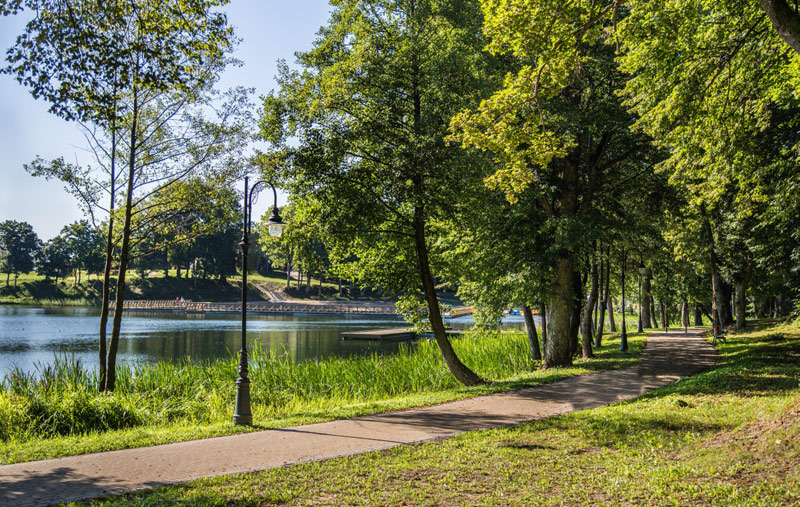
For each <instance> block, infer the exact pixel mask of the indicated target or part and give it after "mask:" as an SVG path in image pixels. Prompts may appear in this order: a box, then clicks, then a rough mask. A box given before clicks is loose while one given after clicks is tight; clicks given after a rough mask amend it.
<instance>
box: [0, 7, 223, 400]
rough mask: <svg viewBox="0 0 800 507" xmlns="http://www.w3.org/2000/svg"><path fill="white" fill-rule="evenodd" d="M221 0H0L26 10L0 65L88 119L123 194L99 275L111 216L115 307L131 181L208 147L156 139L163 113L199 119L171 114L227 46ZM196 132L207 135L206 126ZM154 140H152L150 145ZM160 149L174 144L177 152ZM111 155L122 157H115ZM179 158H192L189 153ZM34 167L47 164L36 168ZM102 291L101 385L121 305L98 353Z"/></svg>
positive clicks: (209, 74) (110, 370) (56, 105)
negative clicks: (19, 32) (116, 250)
mask: <svg viewBox="0 0 800 507" xmlns="http://www.w3.org/2000/svg"><path fill="white" fill-rule="evenodd" d="M225 3H227V2H226V1H225V0H200V1H196V2H191V3H186V2H182V1H178V0H168V1H155V0H137V1H135V2H128V1H112V2H102V3H99V2H94V1H90V0H83V1H77V2H69V3H67V2H63V1H62V0H17V1H3V3H2V9H0V11H2V13H3V14H10V13H17V12H18V11H20V10H21V9H22V8H23V7H25V8H28V9H29V10H31V11H32V12H35V16H34V17H33V19H32V20H30V21H29V22H28V24H27V25H26V27H25V31H24V32H23V34H22V35H20V36H19V37H18V38H17V40H16V43H15V44H14V46H13V47H12V48H11V49H10V50H9V52H8V53H7V60H8V62H9V65H8V66H7V67H6V68H5V69H4V71H5V72H7V73H10V74H12V75H14V76H15V77H16V78H17V79H18V80H19V81H20V83H22V84H23V85H25V86H27V87H28V88H30V90H31V93H32V94H33V95H34V96H35V97H42V98H44V99H45V100H47V101H48V102H49V103H50V105H51V109H50V110H51V112H53V113H55V114H57V115H59V116H62V117H64V118H67V119H75V120H79V121H82V122H86V123H88V124H89V125H91V126H95V127H97V129H99V135H95V132H96V130H95V129H91V128H90V129H89V133H90V136H91V139H90V143H92V144H94V145H95V146H98V147H99V149H98V150H97V151H96V153H101V154H102V156H103V158H105V159H107V160H108V164H107V167H110V180H109V193H110V203H111V205H112V206H111V207H113V206H114V205H115V204H116V201H115V199H116V195H117V191H119V190H121V191H122V195H123V196H124V197H123V201H122V203H121V204H122V206H121V213H119V214H118V213H116V212H115V213H113V214H112V215H111V219H109V220H108V225H109V230H108V234H107V250H106V251H107V259H106V275H105V279H106V280H108V273H109V272H110V268H111V262H112V259H111V253H112V251H113V247H112V242H113V241H114V237H115V235H114V234H112V227H113V226H114V225H115V224H118V225H119V226H120V227H121V231H120V232H121V234H120V235H119V236H120V239H119V252H120V258H119V265H118V267H119V276H118V277H117V290H116V299H117V300H116V307H117V308H118V309H120V308H121V307H122V303H123V298H124V292H125V291H124V289H125V273H126V269H127V264H128V261H129V254H130V248H131V229H130V227H131V220H132V216H133V209H134V206H135V204H136V203H138V202H139V199H141V196H138V197H137V196H135V194H136V190H137V185H142V184H147V183H150V184H152V183H155V182H159V183H163V182H164V181H169V180H173V179H175V178H177V177H179V176H180V175H181V170H178V171H177V172H176V171H175V166H176V165H181V164H185V162H186V159H187V158H193V159H194V160H195V161H197V160H198V159H203V157H204V156H206V155H207V154H208V150H203V149H200V150H199V151H195V150H193V149H191V148H188V147H187V146H183V149H184V150H185V151H184V152H183V153H181V152H180V150H181V148H176V146H177V145H176V144H173V143H170V142H169V141H165V139H169V138H172V139H175V135H174V133H175V132H176V131H173V134H165V130H169V129H170V125H169V124H170V122H171V121H173V120H181V119H183V120H185V121H187V122H188V123H187V125H195V126H196V127H197V129H199V130H202V129H203V128H204V127H205V125H203V124H202V123H200V124H198V123H196V122H193V121H192V120H193V119H191V118H181V116H180V115H182V114H183V112H184V111H185V106H188V105H191V104H193V103H196V102H197V101H198V100H201V99H202V97H203V96H204V93H205V92H206V91H207V90H208V87H209V86H210V85H211V84H212V83H213V82H214V81H215V79H216V77H217V75H218V73H219V72H220V70H221V69H222V66H223V65H224V62H225V55H226V53H227V52H228V51H230V49H231V45H232V31H231V29H230V28H229V27H228V26H227V19H226V17H225V16H224V14H221V13H219V12H215V10H214V9H215V8H217V7H219V6H221V5H224V4H225ZM195 118H196V117H195ZM206 135H207V136H210V137H212V138H213V137H215V133H214V132H206ZM179 137H180V136H179ZM120 143H123V144H122V145H120ZM201 144H202V142H201ZM156 146H160V147H161V148H162V150H161V151H159V152H158V153H152V149H153V148H154V147H156ZM166 153H171V154H172V155H176V154H177V155H178V158H179V160H173V159H172V156H171V155H166ZM165 155H166V156H165ZM118 159H119V161H120V162H123V161H124V162H123V163H122V164H119V165H118V164H117V161H118ZM163 162H170V163H171V164H170V165H169V167H168V169H167V175H164V174H162V175H160V176H159V175H158V174H157V171H158V170H161V166H162V165H163ZM62 165H63V164H62ZM120 165H124V167H125V174H124V180H125V182H124V186H123V187H122V188H121V189H119V188H117V178H118V177H119V176H120V175H121V174H120V173H121V171H119V166H120ZM189 165H190V167H196V165H195V164H194V163H190V164H189ZM183 170H185V167H184V169H183ZM41 172H42V173H43V174H47V171H46V170H43V171H41ZM86 172H87V171H83V172H77V176H80V177H81V178H83V179H85V183H86V184H85V185H83V184H80V185H75V186H74V187H75V188H77V189H81V188H83V189H86V190H85V191H84V192H82V194H85V195H87V198H86V200H87V202H97V199H96V198H95V195H96V193H97V192H98V184H97V182H96V180H92V179H91V178H90V177H89V176H88V175H87V174H86ZM50 174H53V175H55V176H56V177H59V178H62V179H64V178H63V176H64V175H66V176H68V177H70V178H73V179H74V178H75V177H76V172H67V173H63V172H55V173H50ZM184 174H185V173H184ZM143 182H144V183H143ZM81 183H83V182H81ZM111 207H109V209H108V211H109V213H111V209H110V208H111ZM108 295H109V287H108V283H106V284H105V290H104V297H103V311H102V314H101V322H100V356H101V358H100V376H101V382H100V385H101V389H108V390H111V389H113V388H114V382H115V371H114V366H115V361H116V347H117V343H118V340H119V329H120V325H121V318H122V312H121V311H117V312H115V315H114V319H113V325H112V336H111V340H110V344H109V347H108V354H107V357H106V354H105V351H106V334H105V333H106V321H107V318H108V310H107V308H108Z"/></svg>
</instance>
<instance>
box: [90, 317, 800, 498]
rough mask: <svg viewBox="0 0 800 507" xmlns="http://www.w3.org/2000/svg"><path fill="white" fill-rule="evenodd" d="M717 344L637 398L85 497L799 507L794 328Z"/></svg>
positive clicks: (799, 372)
mask: <svg viewBox="0 0 800 507" xmlns="http://www.w3.org/2000/svg"><path fill="white" fill-rule="evenodd" d="M719 351H720V353H721V360H720V363H719V364H718V366H717V367H715V368H714V369H712V370H710V371H708V372H705V373H702V374H699V375H696V376H694V377H691V378H688V379H684V380H683V381H680V382H678V383H676V384H673V385H671V386H668V387H665V388H662V389H658V390H656V391H652V392H651V393H648V394H647V395H645V396H643V397H641V398H639V399H638V400H635V401H630V402H624V403H617V404H614V405H611V406H608V407H603V408H599V409H595V410H589V411H583V412H577V413H572V414H568V415H564V416H559V417H554V418H550V419H546V420H542V421H537V422H533V423H528V424H522V425H519V426H516V427H509V428H502V429H495V430H489V431H477V432H470V433H466V434H462V435H459V436H456V437H454V438H451V439H448V440H445V441H440V442H430V443H423V444H418V445H412V446H403V447H398V448H394V449H391V450H387V451H380V452H374V453H369V454H363V455H359V456H352V457H346V458H338V459H333V460H329V461H326V462H321V463H309V464H303V465H296V466H291V467H288V468H280V469H273V470H269V471H266V472H261V473H255V474H239V475H234V476H225V477H217V478H213V479H205V480H199V481H195V482H191V483H188V484H184V485H178V486H171V487H163V488H159V489H156V490H152V491H147V492H143V493H138V494H130V495H127V496H124V497H119V498H111V499H109V500H105V501H96V502H95V503H98V504H103V505H117V504H128V503H135V504H137V505H177V504H181V505H264V504H273V503H280V504H284V503H285V504H290V505H592V504H611V505H698V506H700V505H702V506H705V505H775V506H786V505H798V504H800V459H798V456H800V326H798V325H792V326H788V325H784V326H778V327H773V328H771V329H767V330H763V331H757V332H748V333H746V334H740V335H734V336H731V337H730V338H729V340H728V342H727V343H724V344H721V345H720V346H719Z"/></svg>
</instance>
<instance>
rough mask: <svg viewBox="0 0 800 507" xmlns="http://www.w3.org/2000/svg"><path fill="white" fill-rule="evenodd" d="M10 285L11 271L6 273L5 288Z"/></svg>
mask: <svg viewBox="0 0 800 507" xmlns="http://www.w3.org/2000/svg"><path fill="white" fill-rule="evenodd" d="M9 285H11V271H9V272H8V273H6V286H9Z"/></svg>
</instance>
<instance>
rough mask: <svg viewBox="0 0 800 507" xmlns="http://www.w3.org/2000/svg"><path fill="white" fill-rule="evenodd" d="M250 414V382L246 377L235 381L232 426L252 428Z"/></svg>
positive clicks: (251, 415) (251, 416)
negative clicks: (234, 404) (234, 407)
mask: <svg viewBox="0 0 800 507" xmlns="http://www.w3.org/2000/svg"><path fill="white" fill-rule="evenodd" d="M252 424H253V414H252V413H250V380H249V379H248V378H247V377H239V378H237V379H236V409H235V410H234V412H233V425H234V426H252Z"/></svg>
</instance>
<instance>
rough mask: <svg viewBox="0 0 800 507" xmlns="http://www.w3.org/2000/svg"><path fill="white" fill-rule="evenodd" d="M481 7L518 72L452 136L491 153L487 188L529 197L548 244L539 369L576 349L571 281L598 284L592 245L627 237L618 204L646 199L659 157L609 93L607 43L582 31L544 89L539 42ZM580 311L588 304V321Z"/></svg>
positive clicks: (579, 294)
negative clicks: (574, 51)
mask: <svg viewBox="0 0 800 507" xmlns="http://www.w3.org/2000/svg"><path fill="white" fill-rule="evenodd" d="M587 9H588V7H587ZM484 10H485V12H487V14H488V17H487V24H486V28H485V30H486V31H487V33H489V34H491V35H492V36H493V37H494V39H493V42H492V43H491V44H490V45H489V47H490V48H491V49H493V50H494V51H498V52H499V51H508V52H510V53H511V54H512V56H515V57H517V59H518V60H519V62H520V67H521V70H520V71H518V72H517V73H515V74H511V75H509V77H507V79H506V80H505V83H504V87H503V88H502V89H501V90H499V91H497V92H496V93H495V94H494V95H493V96H492V97H491V98H489V99H487V100H485V101H483V102H482V103H481V105H480V107H478V108H477V109H475V110H467V111H465V112H463V113H462V114H460V115H458V116H457V117H455V118H454V119H453V122H452V125H453V130H454V138H456V139H458V140H460V141H461V142H462V144H463V145H464V146H465V147H474V148H478V149H480V150H488V151H490V152H491V153H492V154H493V155H494V157H495V159H496V161H497V164H498V166H499V168H498V170H497V171H496V172H495V173H494V174H493V175H492V176H491V178H489V179H488V183H489V185H490V186H492V187H494V188H498V189H501V190H503V191H504V192H505V194H506V196H507V198H508V200H509V201H510V202H512V203H513V202H519V201H520V199H521V197H523V198H525V199H526V200H530V201H531V202H532V204H533V206H534V207H535V209H536V210H537V211H536V214H535V215H534V214H532V215H530V218H529V220H530V221H531V222H532V223H536V224H537V226H538V227H539V229H540V231H541V232H540V234H541V235H542V236H544V237H547V238H549V241H548V243H549V246H548V247H549V248H550V249H551V250H552V252H553V255H552V256H551V259H550V260H549V266H548V269H547V271H545V274H547V275H549V279H548V281H547V283H546V284H545V286H546V288H547V295H546V299H547V317H548V336H547V340H546V345H545V347H544V354H543V356H544V360H543V365H544V366H545V367H550V366H560V365H566V364H570V363H571V362H572V352H573V351H574V350H575V349H576V345H577V344H578V331H579V327H580V326H579V321H580V316H581V309H582V307H583V302H584V301H585V299H584V298H583V283H582V281H581V276H580V275H581V274H582V273H584V274H586V276H587V278H588V279H590V280H591V281H592V282H597V279H596V278H597V277H589V276H588V275H589V273H590V272H591V263H592V262H591V258H592V255H591V252H592V245H593V243H594V242H595V241H597V240H604V239H609V235H611V234H612V233H614V236H616V237H619V236H620V233H621V231H622V229H623V228H627V229H628V230H630V228H631V227H632V222H633V221H634V219H633V218H632V216H633V215H634V214H633V213H631V212H629V211H628V209H627V206H626V204H627V203H628V202H630V201H631V200H633V199H634V198H635V196H637V195H639V196H641V197H638V199H641V198H644V197H646V196H649V195H651V194H652V192H651V191H649V190H648V187H647V182H650V181H652V180H653V177H652V173H653V171H652V166H653V164H654V163H655V161H656V160H657V157H658V153H657V152H656V151H655V150H653V149H652V148H651V145H650V141H649V139H648V138H647V136H645V135H642V134H638V133H632V132H631V131H630V129H629V127H630V125H631V124H632V123H633V118H632V117H631V116H630V115H629V114H628V113H627V112H626V111H625V109H624V108H623V107H622V104H621V101H620V100H619V98H618V97H617V96H616V94H615V90H616V89H617V88H618V87H619V86H621V84H622V83H623V82H624V76H623V75H622V73H621V72H620V71H619V69H618V68H617V67H616V64H615V62H614V46H613V39H608V38H598V37H599V34H593V35H592V34H586V36H585V37H583V38H582V44H581V45H580V51H579V53H580V54H579V56H576V57H575V58H578V59H579V60H580V66H579V67H576V68H573V69H572V70H571V71H570V72H568V73H567V74H566V75H565V77H564V78H563V79H562V80H560V81H558V82H552V79H554V76H553V75H551V73H550V71H548V70H547V69H546V68H543V67H539V68H538V70H536V68H537V65H538V63H537V62H540V59H541V58H542V57H543V53H542V52H543V51H544V53H546V52H547V51H545V49H542V48H541V47H539V46H538V45H537V44H539V42H540V39H539V38H537V37H538V36H531V37H532V38H531V39H528V38H527V37H528V35H530V34H529V31H528V30H529V28H530V30H535V27H525V29H524V30H521V31H520V30H518V31H516V32H513V33H506V32H503V33H500V32H496V31H495V29H496V27H494V23H496V22H497V20H496V19H495V16H497V15H498V12H497V11H492V10H491V9H489V8H488V7H486V5H485V8H484ZM571 12H572V11H571ZM595 14H596V13H595ZM554 15H555V14H554ZM571 15H572V16H574V19H573V20H572V21H571V23H572V25H571V26H572V28H571V30H573V31H574V30H579V28H580V27H581V26H582V24H581V23H582V22H583V20H584V18H590V17H591V16H592V10H591V9H589V10H585V9H583V8H576V10H575V11H574V12H572V14H571ZM521 16H522V17H523V18H524V17H525V15H521ZM526 19H527V18H526ZM517 21H519V20H517ZM539 21H541V20H539ZM542 23H544V21H542ZM514 26H516V25H514ZM546 26H548V25H547V24H545V27H546ZM545 27H541V26H540V27H539V28H540V29H542V30H545V29H546V28H545ZM517 28H518V27H517ZM509 48H512V49H509ZM570 58H572V56H571V57H570ZM539 78H541V80H542V82H541V83H539ZM540 84H541V86H547V87H551V88H552V89H551V90H550V91H548V92H547V93H545V92H544V91H542V92H541V94H540V96H538V97H537V96H536V93H535V90H534V89H533V88H535V87H536V86H539V85H540ZM532 87H533V88H532ZM539 217H541V218H539ZM593 285H594V286H595V287H596V285H597V284H596V283H593ZM596 290H597V292H599V289H596ZM590 292H594V291H590ZM589 310H590V306H587V308H586V310H585V311H586V313H587V314H586V318H587V319H588V318H589V315H588V312H589ZM587 322H588V321H587ZM589 328H590V326H589V325H587V326H585V330H586V334H585V336H584V338H585V339H584V340H583V341H582V342H581V344H582V350H583V354H584V355H585V356H590V355H591V353H592V352H591V340H590V339H589V337H590V332H589Z"/></svg>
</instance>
